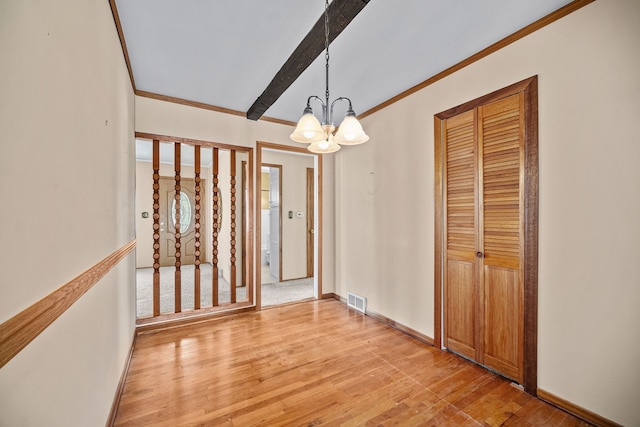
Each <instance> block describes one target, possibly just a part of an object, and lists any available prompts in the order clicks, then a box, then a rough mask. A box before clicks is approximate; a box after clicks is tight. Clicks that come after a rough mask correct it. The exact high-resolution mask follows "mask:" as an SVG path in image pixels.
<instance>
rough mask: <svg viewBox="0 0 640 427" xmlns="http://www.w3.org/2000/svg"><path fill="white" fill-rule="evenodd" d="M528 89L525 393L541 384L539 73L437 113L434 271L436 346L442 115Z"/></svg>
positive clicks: (438, 333) (438, 338)
mask: <svg viewBox="0 0 640 427" xmlns="http://www.w3.org/2000/svg"><path fill="white" fill-rule="evenodd" d="M519 92H524V104H525V105H524V110H525V111H524V120H525V125H524V126H525V133H524V152H522V153H521V155H522V156H524V159H523V161H524V170H523V171H522V172H521V173H524V180H523V181H524V188H523V191H524V236H523V239H524V244H523V245H524V248H523V249H524V284H523V286H524V380H523V386H524V389H525V391H526V392H527V393H529V394H531V395H533V396H536V395H537V387H538V76H533V77H530V78H528V79H525V80H522V81H520V82H518V83H515V84H513V85H510V86H507V87H505V88H503V89H499V90H497V91H495V92H492V93H490V94H488V95H485V96H482V97H480V98H477V99H474V100H472V101H469V102H466V103H464V104H461V105H458V106H457V107H453V108H450V109H448V110H446V111H443V112H441V113H438V114H436V115H435V116H434V161H435V167H434V175H435V176H434V186H435V188H434V198H435V200H434V202H435V205H434V206H435V211H434V214H435V215H434V219H435V221H434V222H435V238H434V241H435V251H434V253H435V259H434V261H435V264H434V270H435V277H434V305H435V307H434V315H435V319H434V346H435V347H436V348H439V349H442V347H443V346H442V339H443V336H442V326H443V321H442V316H443V313H444V309H443V286H444V283H443V279H444V274H443V268H444V260H443V256H444V244H445V242H444V241H443V235H444V230H443V226H444V219H443V215H444V210H443V203H444V202H443V194H444V187H443V186H444V182H443V174H444V147H443V143H444V139H443V138H444V134H443V126H444V120H445V119H447V118H449V117H453V116H456V115H458V114H460V113H463V112H465V111H468V110H470V109H473V108H476V107H478V106H480V105H483V104H486V103H488V102H492V101H495V100H498V99H501V98H504V97H506V96H510V95H513V94H515V93H519Z"/></svg>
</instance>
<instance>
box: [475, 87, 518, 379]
mask: <svg viewBox="0 0 640 427" xmlns="http://www.w3.org/2000/svg"><path fill="white" fill-rule="evenodd" d="M520 101H521V99H520V95H519V94H516V95H512V96H510V97H508V98H504V99H502V100H499V101H495V102H493V103H491V104H488V105H485V106H482V107H480V108H479V113H478V114H479V116H480V124H479V126H480V129H479V143H480V144H482V201H483V208H484V209H483V211H482V245H483V252H484V271H483V277H482V289H483V293H484V302H483V312H484V313H483V319H484V328H485V329H484V330H485V333H484V342H483V350H484V354H483V360H484V362H483V363H484V364H485V365H487V366H489V367H491V368H493V369H496V370H497V371H499V372H502V373H504V374H505V375H507V376H509V377H511V378H513V379H515V380H517V381H521V380H522V369H523V368H522V360H523V359H522V348H523V342H522V325H523V323H522V313H523V311H522V310H523V307H522V295H523V293H522V292H523V290H522V283H521V280H520V257H521V211H522V206H521V191H520V190H521V188H520V186H521V182H520V179H521V178H520V170H521V159H520V151H521V148H520V147H521V143H522V132H523V120H522V116H521V109H520Z"/></svg>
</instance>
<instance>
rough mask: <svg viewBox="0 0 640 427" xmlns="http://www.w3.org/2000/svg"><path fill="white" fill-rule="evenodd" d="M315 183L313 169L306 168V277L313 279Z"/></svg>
mask: <svg viewBox="0 0 640 427" xmlns="http://www.w3.org/2000/svg"><path fill="white" fill-rule="evenodd" d="M315 181H316V178H315V171H314V168H307V195H306V196H307V277H313V270H314V262H313V261H314V256H313V255H314V251H313V247H314V240H315V239H314V233H315V224H314V221H315V215H314V213H315V209H316V208H315V194H314V193H315V191H314V188H315Z"/></svg>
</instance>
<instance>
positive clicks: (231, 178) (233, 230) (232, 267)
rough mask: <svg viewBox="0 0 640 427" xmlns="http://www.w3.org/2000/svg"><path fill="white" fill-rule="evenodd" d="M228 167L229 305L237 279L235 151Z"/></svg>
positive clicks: (234, 299) (234, 291) (232, 302)
mask: <svg viewBox="0 0 640 427" xmlns="http://www.w3.org/2000/svg"><path fill="white" fill-rule="evenodd" d="M229 161H230V163H231V164H230V165H229V166H230V167H229V175H230V176H229V194H231V197H230V198H229V205H230V206H229V207H230V211H231V214H230V215H229V216H230V231H229V242H230V249H229V251H230V253H229V262H230V266H229V272H230V276H231V277H230V279H231V283H230V285H231V304H235V303H236V289H237V282H236V280H237V278H236V237H237V233H236V201H237V198H236V150H231V155H230V160H229Z"/></svg>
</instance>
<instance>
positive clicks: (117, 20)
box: [109, 0, 136, 93]
mask: <svg viewBox="0 0 640 427" xmlns="http://www.w3.org/2000/svg"><path fill="white" fill-rule="evenodd" d="M109 6H111V14H112V15H113V22H114V23H115V24H116V30H117V31H118V38H119V39H120V46H121V47H122V54H123V55H124V62H125V63H126V64H127V71H128V72H129V80H131V87H132V88H133V91H134V93H135V91H136V81H135V79H134V78H133V71H132V69H131V61H130V60H129V50H128V49H127V42H126V41H125V40H124V32H123V31H122V24H121V23H120V14H119V13H118V8H117V6H116V0H109Z"/></svg>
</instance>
